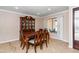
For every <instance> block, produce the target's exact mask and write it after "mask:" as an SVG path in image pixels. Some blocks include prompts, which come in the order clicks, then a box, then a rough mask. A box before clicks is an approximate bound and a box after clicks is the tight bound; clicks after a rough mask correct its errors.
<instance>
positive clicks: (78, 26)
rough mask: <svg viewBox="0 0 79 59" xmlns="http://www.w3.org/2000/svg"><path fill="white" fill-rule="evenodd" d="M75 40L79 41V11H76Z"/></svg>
mask: <svg viewBox="0 0 79 59" xmlns="http://www.w3.org/2000/svg"><path fill="white" fill-rule="evenodd" d="M74 19H75V20H74V21H75V40H77V41H79V11H75V18H74Z"/></svg>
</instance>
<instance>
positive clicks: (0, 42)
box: [0, 38, 19, 44]
mask: <svg viewBox="0 0 79 59" xmlns="http://www.w3.org/2000/svg"><path fill="white" fill-rule="evenodd" d="M16 40H19V38H17V39H11V40H6V41H0V44H2V43H7V42H12V41H16Z"/></svg>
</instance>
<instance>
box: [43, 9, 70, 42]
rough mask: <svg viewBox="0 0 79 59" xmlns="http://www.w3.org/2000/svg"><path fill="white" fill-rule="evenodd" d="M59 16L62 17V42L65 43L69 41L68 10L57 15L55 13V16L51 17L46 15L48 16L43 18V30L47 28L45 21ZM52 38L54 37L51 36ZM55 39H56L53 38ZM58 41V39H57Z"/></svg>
mask: <svg viewBox="0 0 79 59" xmlns="http://www.w3.org/2000/svg"><path fill="white" fill-rule="evenodd" d="M59 16H63V17H64V20H63V21H64V25H63V26H64V39H63V41H65V42H68V41H69V34H68V33H69V27H68V26H69V22H68V21H69V10H66V11H62V12H59V13H56V14H51V15H48V16H45V17H44V28H47V20H49V19H50V18H53V17H59ZM51 35H52V37H54V36H56V35H53V34H51ZM55 38H57V37H55ZM57 39H58V38H57Z"/></svg>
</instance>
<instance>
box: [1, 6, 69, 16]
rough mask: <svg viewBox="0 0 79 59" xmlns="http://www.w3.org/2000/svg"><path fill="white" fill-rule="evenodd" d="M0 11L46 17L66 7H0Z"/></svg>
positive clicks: (66, 7)
mask: <svg viewBox="0 0 79 59" xmlns="http://www.w3.org/2000/svg"><path fill="white" fill-rule="evenodd" d="M0 9H4V10H8V11H14V12H19V13H24V14H29V15H35V16H47V15H49V14H53V13H57V12H60V11H64V10H67V9H68V6H0Z"/></svg>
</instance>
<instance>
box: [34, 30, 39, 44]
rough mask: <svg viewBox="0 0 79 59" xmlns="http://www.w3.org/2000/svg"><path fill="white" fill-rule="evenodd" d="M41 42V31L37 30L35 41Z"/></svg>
mask: <svg viewBox="0 0 79 59" xmlns="http://www.w3.org/2000/svg"><path fill="white" fill-rule="evenodd" d="M39 42H40V34H39V31H36V32H35V43H39Z"/></svg>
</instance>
